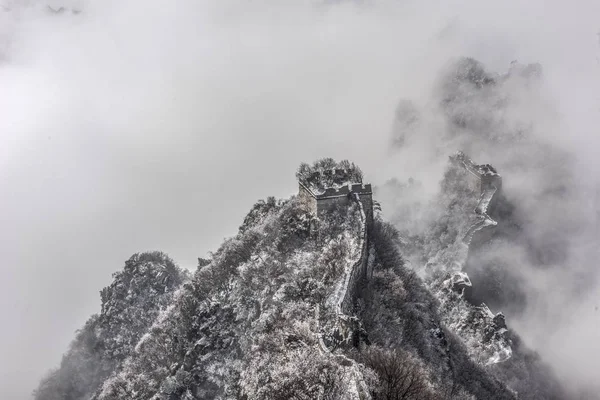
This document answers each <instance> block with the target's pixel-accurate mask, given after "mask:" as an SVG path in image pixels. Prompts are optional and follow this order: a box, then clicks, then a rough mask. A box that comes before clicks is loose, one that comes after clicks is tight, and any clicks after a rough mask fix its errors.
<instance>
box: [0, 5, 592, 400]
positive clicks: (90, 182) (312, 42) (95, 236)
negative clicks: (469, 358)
mask: <svg viewBox="0 0 600 400" xmlns="http://www.w3.org/2000/svg"><path fill="white" fill-rule="evenodd" d="M2 5H3V8H2V9H1V10H0V110H2V112H1V116H0V141H1V145H0V167H1V169H0V171H1V172H0V174H1V179H0V193H1V194H2V197H1V198H2V207H1V211H0V221H1V222H2V226H3V227H4V229H3V230H2V233H1V235H2V236H1V238H0V239H1V240H0V253H1V254H3V255H4V257H3V261H4V262H3V264H2V266H1V267H0V274H1V276H2V281H3V282H4V283H5V285H4V286H5V289H4V290H3V291H2V294H1V295H0V296H1V297H0V304H2V315H4V316H5V319H6V321H5V324H4V326H5V327H6V328H5V329H4V330H3V332H2V334H1V336H0V343H1V345H0V359H1V360H3V361H2V363H1V364H0V377H1V378H0V388H1V392H2V393H3V394H4V395H5V397H6V398H12V399H25V398H28V397H29V393H30V392H31V390H32V389H33V387H34V386H35V384H36V382H37V380H38V379H39V377H40V375H41V374H42V373H43V372H44V371H45V370H46V369H47V367H48V366H49V365H53V364H56V363H57V362H58V360H59V357H60V354H61V353H62V351H63V350H64V349H65V348H66V345H67V343H68V341H69V340H70V338H71V337H72V333H73V331H74V330H75V329H77V328H78V327H79V326H80V325H81V324H82V322H83V321H84V320H85V319H86V318H87V316H89V314H90V313H92V312H95V311H97V309H98V296H97V291H98V290H99V289H100V288H101V287H102V286H105V285H106V284H107V283H108V282H109V280H110V273H111V272H113V271H115V270H117V269H118V268H119V267H120V266H121V265H122V263H123V260H125V259H127V258H128V257H129V255H131V254H132V253H134V252H136V251H142V250H146V249H161V250H164V251H166V252H168V253H169V254H171V255H172V256H173V257H174V258H175V259H176V260H178V261H179V262H180V263H181V264H182V265H184V266H189V267H193V265H194V262H195V259H196V257H197V256H202V255H203V254H204V253H205V252H206V251H208V250H210V249H214V248H215V247H216V246H217V244H218V243H219V242H220V240H221V239H222V237H223V236H225V235H228V234H230V233H232V232H234V230H235V229H236V228H237V225H238V224H239V223H240V221H241V219H242V217H243V215H244V214H245V212H246V211H247V210H248V208H249V206H250V205H251V204H252V203H253V202H254V201H255V200H257V199H258V198H264V197H266V196H267V195H271V194H273V195H277V196H282V197H283V196H287V195H289V194H291V193H293V192H294V191H295V189H296V188H295V182H294V171H295V168H296V167H297V165H298V164H299V163H300V162H301V161H306V160H312V159H314V158H317V157H323V156H331V157H334V158H338V159H342V158H348V159H351V160H353V161H355V162H357V163H358V164H359V165H361V167H362V169H363V170H364V171H365V173H366V175H367V176H366V178H367V179H368V180H370V181H373V182H374V183H382V182H384V181H385V180H387V179H388V178H390V177H397V178H398V179H401V180H404V179H407V178H408V177H414V178H416V179H419V180H420V181H422V182H423V183H424V186H425V188H426V191H427V193H428V194H433V193H435V191H436V185H437V182H438V180H439V177H440V176H441V175H440V173H441V170H442V168H443V163H444V162H445V160H446V155H445V154H444V153H445V152H447V151H454V150H455V148H454V147H455V145H457V144H460V143H458V142H456V143H455V142H453V141H448V140H446V139H442V136H443V135H444V132H445V129H446V127H445V125H444V119H443V118H441V117H440V116H439V115H437V116H436V114H435V113H434V114H432V116H431V118H430V117H427V119H426V120H427V125H426V126H427V129H426V130H423V131H422V132H421V133H420V134H419V135H418V136H417V139H415V140H414V141H413V143H411V144H410V146H408V147H407V150H406V151H402V152H400V153H394V152H393V151H391V150H390V132H391V131H392V130H393V121H394V119H395V113H396V108H397V105H398V102H399V101H400V100H401V99H411V101H414V102H416V104H417V105H418V106H419V109H422V108H423V107H425V108H427V105H428V104H430V103H431V101H432V98H433V99H435V98H436V97H435V96H437V95H436V94H435V93H436V92H435V91H436V90H437V88H438V87H439V77H440V76H441V75H440V74H442V73H443V71H444V68H446V67H447V65H448V63H449V62H450V60H452V59H454V58H456V57H459V56H471V57H474V58H475V59H477V60H480V61H481V62H482V63H483V64H484V65H485V66H486V68H488V69H489V70H491V71H501V72H502V71H506V69H507V67H508V66H509V64H510V62H511V61H512V60H515V59H517V60H520V61H522V62H524V63H529V62H539V63H540V64H541V65H542V66H543V71H544V72H543V76H544V80H543V83H542V84H541V85H540V88H539V89H536V91H535V92H533V94H532V93H531V92H527V91H525V92H523V91H522V90H521V89H520V88H519V87H518V86H517V87H515V88H514V90H512V89H507V90H509V93H511V96H512V98H511V101H510V108H511V109H510V112H507V115H509V116H510V118H513V119H514V120H515V121H517V122H522V121H523V120H525V121H529V122H531V124H530V125H529V127H533V131H534V133H533V134H532V135H534V136H536V137H537V136H539V137H540V140H541V139H543V140H544V142H545V143H547V145H548V146H551V147H552V148H559V149H561V151H564V152H566V153H567V154H568V156H567V158H568V160H569V162H570V163H572V164H573V169H572V170H573V171H577V174H576V176H577V179H575V180H574V182H576V183H585V184H586V185H587V186H589V185H590V184H591V183H593V182H595V180H596V179H597V176H598V171H599V169H600V168H598V163H597V159H596V157H595V154H594V150H595V148H597V144H598V143H597V141H598V139H597V138H596V137H595V135H594V133H595V131H596V130H597V128H596V127H597V126H598V122H599V121H598V109H599V100H598V93H600V91H599V90H598V89H599V87H598V86H599V82H600V80H599V79H598V73H599V64H598V37H597V33H598V30H599V28H600V22H599V21H598V20H597V18H596V16H597V15H600V13H599V11H600V9H599V8H600V6H598V4H597V2H593V1H580V2H578V3H577V5H569V4H566V3H563V2H542V1H530V2H526V4H522V2H517V1H510V2H476V1H472V0H463V1H450V2H441V1H440V2H436V1H419V2H417V1H360V2H335V1H332V2H294V1H278V2H275V1H267V0H261V1H255V2H250V3H245V2H237V1H230V0H225V1H218V2H216V1H215V2H193V1H187V0H184V1H180V2H177V4H167V3H165V2H159V1H155V0H150V1H139V0H129V1H125V2H123V1H115V0H109V1H103V2H91V1H79V2H68V1H64V2H59V1H58V0H51V1H49V2H47V3H45V2H37V1H28V2H18V1H6V0H5V1H4V2H3V3H2ZM48 5H50V6H51V7H52V8H53V9H55V10H58V9H59V8H60V7H65V12H62V13H53V12H51V11H49V10H48V7H47V6H48ZM70 10H77V11H80V12H79V13H78V14H73V13H71V12H70ZM520 96H521V97H520ZM527 96H534V99H533V100H532V99H530V98H528V97H527ZM515 97H516V99H515ZM459 137H460V136H459ZM408 149H409V150H410V151H409V150H408ZM505 151H508V150H505ZM538 151H539V152H540V153H542V154H541V155H540V156H539V157H537V158H536V159H540V160H544V157H543V155H544V154H545V153H544V150H543V149H538ZM479 156H481V158H480V157H479ZM484 156H485V157H484ZM472 157H473V158H475V159H476V160H477V161H478V162H490V163H498V162H499V161H498V160H505V161H506V162H505V163H504V164H505V165H503V166H505V167H507V168H506V169H501V168H500V165H499V166H498V167H499V169H500V172H501V173H502V174H503V175H504V177H505V185H506V186H507V191H509V192H510V193H514V195H515V196H518V195H520V194H524V195H523V196H521V198H519V199H518V200H519V204H523V207H525V204H528V203H527V202H528V201H530V200H532V199H530V198H529V197H528V196H527V193H528V192H527V191H524V190H522V189H523V188H524V187H529V185H531V184H532V181H531V180H530V178H532V177H533V176H534V175H528V176H527V179H525V178H520V176H522V175H519V174H518V173H514V174H513V173H512V172H511V171H512V170H511V169H510V166H511V162H510V160H511V157H510V154H508V155H507V154H498V152H494V150H493V149H488V148H487V147H486V146H484V145H482V146H481V147H480V148H479V149H477V151H475V154H472ZM513 160H514V158H513ZM528 170H529V169H528ZM543 170H544V169H543V168H541V167H540V168H539V169H536V170H535V171H538V172H540V174H541V171H543ZM560 170H562V169H560ZM514 171H520V169H519V168H517V167H516V166H515V168H514ZM542 175H543V174H542ZM568 179H570V181H569V182H571V180H572V178H571V177H569V178H568ZM534 182H535V181H534ZM533 184H535V183H533ZM511 185H512V186H514V188H515V189H514V190H512V192H511V191H510V190H509V188H510V187H511ZM587 186H586V187H587ZM592 186H593V185H592ZM586 190H587V189H586ZM575 193H576V194H577V196H575V198H574V199H571V198H570V199H569V203H568V204H569V205H568V207H567V208H565V206H564V204H562V203H558V204H555V205H554V206H553V207H550V208H545V207H544V208H543V209H542V210H540V216H539V218H542V217H543V216H544V215H543V213H544V212H548V213H550V214H552V215H556V214H561V215H558V216H557V217H559V218H558V219H557V220H558V221H560V223H561V224H562V223H563V222H564V221H565V219H566V220H567V222H569V221H576V222H577V223H574V224H573V225H574V226H573V229H575V230H577V226H578V222H579V221H581V220H582V219H584V220H586V219H588V215H589V214H588V213H587V212H586V213H583V215H581V214H582V213H581V209H580V208H578V207H579V205H580V204H582V203H581V202H582V201H583V200H585V199H591V197H589V196H585V195H582V196H581V197H578V194H580V193H584V194H585V193H587V192H585V191H580V190H579V189H578V190H577V191H576V192H575ZM590 196H591V195H590ZM515 200H516V198H515ZM571 201H572V202H573V204H571V203H570V202H571ZM590 201H592V200H590ZM591 204H596V203H593V201H592V203H591ZM533 207H534V206H533V205H531V208H533ZM590 207H593V206H590ZM565 210H566V211H565ZM586 210H587V209H586ZM571 213H576V215H574V217H573V218H574V219H571V217H570V215H571ZM534 226H537V225H534ZM543 226H544V227H546V226H547V225H543ZM586 226H588V225H586ZM557 229H558V228H557ZM586 229H588V228H586ZM589 229H592V228H591V227H590V228H589ZM581 235H582V237H585V238H588V239H589V241H587V242H586V241H580V240H578V241H577V246H583V247H585V251H583V250H582V251H574V252H573V253H574V254H577V255H581V256H582V257H583V255H584V254H588V253H594V251H595V250H594V245H595V243H597V241H596V242H594V241H593V239H595V238H597V236H592V235H591V234H588V232H587V231H586V233H585V234H584V233H581ZM532 236H533V237H536V235H532ZM572 261H573V260H572V259H571V258H569V264H568V265H575V264H572V263H571V262H572ZM515 263H517V262H516V261H515ZM517 264H518V263H517ZM577 265H578V267H577V268H578V271H582V273H583V275H584V276H585V272H587V271H589V272H590V273H591V272H592V271H594V269H595V268H596V265H594V264H593V263H592V260H591V258H590V257H587V256H585V257H583V258H582V259H581V260H580V262H578V263H577ZM559 270H560V271H563V272H564V271H565V269H559ZM527 271H534V270H533V269H532V270H527ZM566 271H568V269H566ZM527 273H529V272H527ZM531 274H534V273H533V272H531ZM553 274H554V273H553ZM579 275H581V274H579ZM590 276H595V275H594V274H590ZM527 279H528V282H529V281H530V282H537V283H539V285H540V287H541V289H540V297H539V299H538V302H537V303H535V304H533V305H532V306H531V307H534V309H532V310H531V314H530V315H532V316H533V317H532V319H531V320H530V321H529V322H528V321H526V320H523V321H519V322H516V321H515V326H516V327H517V328H519V329H522V331H523V332H528V333H529V334H528V335H527V339H528V340H529V342H530V345H532V347H534V348H539V349H540V351H542V353H543V355H544V356H546V357H548V359H550V360H551V361H553V364H554V365H555V366H559V367H560V371H561V372H562V373H564V374H567V372H568V371H576V375H577V376H574V377H571V376H570V375H569V379H576V378H577V379H580V380H581V381H584V382H589V379H588V378H591V375H593V370H594V369H593V368H594V367H595V366H596V364H594V363H597V360H598V359H600V358H599V357H597V355H599V354H600V349H598V348H595V349H593V348H592V347H593V346H597V344H596V343H595V342H594V340H593V338H594V337H595V336H594V335H596V332H597V330H598V324H599V322H598V314H597V313H595V311H593V310H592V308H591V307H592V306H593V305H594V304H595V303H596V302H597V298H594V294H595V295H596V296H597V293H598V291H597V290H596V289H594V290H595V291H594V290H592V289H590V288H587V290H585V291H582V294H581V297H579V298H577V301H574V302H572V304H571V303H568V307H566V305H565V304H564V303H562V302H563V301H564V300H565V299H568V298H569V297H568V295H570V294H572V293H573V290H574V288H577V287H578V286H577V285H578V284H577V282H576V281H574V280H573V279H574V278H573V274H571V273H568V272H565V274H564V276H562V275H557V276H554V275H552V277H549V275H548V274H543V273H539V274H537V273H536V274H535V276H530V277H527ZM545 281H546V282H545ZM556 281H560V282H564V286H561V288H563V287H565V288H566V289H565V291H564V294H565V295H564V296H554V297H553V296H548V295H547V293H548V292H547V290H546V288H548V287H551V286H553V285H555V282H556ZM587 283H588V285H589V286H591V287H594V285H593V280H592V282H587ZM558 290H559V291H561V290H562V289H558ZM561 293H562V292H561ZM551 299H555V300H553V301H556V302H560V303H561V304H560V305H562V307H558V308H559V310H560V312H559V313H558V314H557V315H558V316H556V315H554V314H552V315H546V316H545V315H544V312H542V311H538V310H537V309H536V307H537V308H540V310H541V309H543V307H542V305H544V304H546V306H547V305H548V302H549V301H551ZM550 304H554V303H550ZM546 308H547V307H546ZM557 318H558V319H557ZM548 320H553V321H554V322H553V324H551V325H548ZM556 321H559V322H556ZM573 321H579V323H574V322H573ZM548 326H551V327H553V328H552V329H555V328H556V327H557V326H561V327H562V329H560V330H559V332H558V334H557V335H555V338H552V339H551V338H550V337H554V336H548V335H543V334H542V333H543V332H547V329H546V328H547V327H548ZM536 327H540V329H539V330H537V328H536ZM548 329H550V328H548ZM596 336H597V335H596ZM567 339H568V342H569V343H571V346H558V344H560V343H562V342H564V341H565V340H567ZM584 343H585V346H583V344H584ZM580 345H581V348H578V347H577V346H580ZM594 357H595V358H594ZM575 366H585V367H586V368H587V369H585V370H584V369H582V368H580V367H577V368H575ZM562 367H566V368H562ZM565 376H566V375H565Z"/></svg>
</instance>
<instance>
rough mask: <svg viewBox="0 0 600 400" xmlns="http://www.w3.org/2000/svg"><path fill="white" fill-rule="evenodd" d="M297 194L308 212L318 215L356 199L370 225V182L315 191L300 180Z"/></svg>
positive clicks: (371, 200)
mask: <svg viewBox="0 0 600 400" xmlns="http://www.w3.org/2000/svg"><path fill="white" fill-rule="evenodd" d="M298 196H299V197H300V199H301V200H302V202H303V203H304V204H305V206H306V208H307V209H308V211H309V212H311V213H313V214H315V215H317V216H320V215H323V213H325V212H327V211H330V210H332V209H333V208H336V207H339V206H342V207H347V206H348V205H349V204H350V201H352V200H353V199H356V198H357V199H358V200H359V202H360V203H361V205H362V208H363V211H364V213H365V221H366V222H367V224H368V225H370V224H371V223H372V221H373V190H372V188H371V184H361V183H355V184H347V185H344V186H341V187H339V188H326V189H325V190H324V191H322V192H321V193H315V191H313V190H311V189H310V188H308V187H307V186H305V185H304V184H303V183H302V182H299V190H298Z"/></svg>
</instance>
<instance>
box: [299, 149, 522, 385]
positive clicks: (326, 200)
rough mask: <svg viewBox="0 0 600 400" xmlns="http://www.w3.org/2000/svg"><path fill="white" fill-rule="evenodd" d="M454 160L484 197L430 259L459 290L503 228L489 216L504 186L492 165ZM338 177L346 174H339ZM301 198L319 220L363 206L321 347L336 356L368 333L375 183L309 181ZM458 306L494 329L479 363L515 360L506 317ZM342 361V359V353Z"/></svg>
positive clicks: (485, 309) (301, 185) (301, 189)
mask: <svg viewBox="0 0 600 400" xmlns="http://www.w3.org/2000/svg"><path fill="white" fill-rule="evenodd" d="M451 161H453V162H454V163H456V164H458V165H460V166H461V167H462V168H463V170H464V171H466V172H467V174H466V175H465V176H466V178H467V179H466V182H465V183H466V184H467V186H468V187H469V188H470V189H471V190H472V192H473V193H474V194H475V195H477V196H478V201H477V204H476V206H475V208H474V209H473V214H471V215H470V216H469V217H468V221H466V224H467V225H466V226H465V231H463V232H464V233H463V234H462V235H461V236H459V238H457V240H456V242H455V243H454V245H452V246H450V247H449V248H447V249H445V250H444V251H442V252H441V253H439V254H438V255H436V256H435V257H434V258H433V259H432V260H430V262H432V263H439V262H442V263H444V264H445V265H446V266H449V267H450V269H449V270H448V272H449V273H450V274H451V277H450V279H449V280H447V281H444V283H443V285H445V286H448V287H450V288H456V287H457V286H460V285H463V287H464V286H470V285H471V282H470V279H469V277H468V275H467V274H466V273H465V272H464V271H463V267H464V264H465V262H466V259H467V257H468V254H469V249H470V248H471V247H472V246H473V245H475V243H474V241H475V242H476V243H482V242H485V241H486V239H489V238H490V237H491V235H492V234H493V229H491V228H492V227H494V226H496V225H497V223H496V221H494V220H493V219H492V218H491V217H490V215H489V213H491V212H492V210H493V208H494V206H495V205H496V202H497V194H498V193H499V191H500V190H501V187H502V179H501V177H500V175H499V174H498V173H497V172H496V170H495V169H494V168H493V167H492V166H490V165H477V164H475V163H474V162H473V161H472V160H470V159H469V158H468V157H466V156H465V154H464V153H462V152H457V153H456V154H455V155H454V156H452V157H451ZM332 174H336V175H338V174H341V173H340V172H339V171H335V172H332ZM298 196H299V198H300V199H301V200H302V201H303V203H304V204H305V207H307V209H308V210H309V211H310V212H311V213H313V215H316V216H317V217H322V216H323V214H324V213H326V212H328V211H329V210H332V209H333V208H335V207H348V206H350V205H351V204H352V203H355V204H357V205H358V207H359V209H360V218H361V229H360V234H359V237H358V239H357V242H356V243H357V244H356V247H355V248H356V254H354V256H353V257H352V261H349V262H348V263H347V265H346V269H345V270H344V272H343V275H342V276H341V277H340V279H339V280H338V283H337V285H336V286H335V287H334V289H333V293H332V294H331V295H330V296H329V298H328V300H327V302H326V303H327V305H326V306H325V307H326V308H327V309H329V310H330V311H333V313H334V314H335V316H336V322H335V325H334V327H333V328H332V329H327V330H326V331H322V332H321V337H320V339H319V343H320V346H321V350H322V351H325V352H329V353H331V352H332V351H333V350H335V348H337V347H338V346H347V345H350V346H351V345H353V344H356V341H357V340H358V337H359V335H360V334H361V332H362V331H361V329H362V327H361V325H360V321H358V319H357V318H356V317H355V316H354V303H355V301H356V299H357V297H358V295H359V293H358V291H359V290H360V287H361V284H363V283H364V282H365V280H369V279H370V278H371V275H372V273H373V271H372V257H370V256H369V237H368V232H369V228H370V226H371V224H372V223H373V198H372V188H371V185H370V184H362V183H345V184H343V185H336V186H335V187H321V188H320V190H319V189H317V188H315V187H314V186H311V185H309V184H307V183H306V182H304V183H303V182H302V181H299V192H298ZM443 260H445V262H444V261H443ZM448 261H449V262H448ZM428 264H429V263H428ZM456 307H459V308H461V309H462V308H464V307H466V308H465V309H464V311H467V309H470V310H472V311H471V312H473V313H474V315H479V316H480V317H481V319H482V321H483V320H485V321H487V322H486V323H485V325H489V326H490V327H492V328H493V329H492V330H491V331H490V330H489V329H488V331H489V332H492V333H491V334H490V333H489V332H488V333H487V334H486V335H487V336H486V338H483V337H482V338H481V340H483V341H485V343H483V342H482V347H481V349H480V351H481V352H482V353H481V354H479V355H478V356H477V355H475V354H474V355H473V356H474V357H475V358H476V359H479V360H480V362H482V363H484V364H486V365H489V364H495V363H498V362H502V361H505V360H507V359H508V358H510V357H511V354H512V351H511V346H510V341H508V340H507V339H506V338H505V336H504V332H505V331H506V325H505V321H504V316H503V315H502V313H498V314H493V313H492V312H491V311H490V310H489V308H488V307H487V306H486V305H485V304H481V305H479V306H474V305H471V306H468V305H467V304H466V303H465V304H462V302H461V305H456ZM321 312H322V311H321V309H320V308H317V310H316V313H317V314H320V313H321ZM461 314H462V313H461ZM446 322H447V325H448V326H452V327H453V329H456V331H457V332H458V331H461V329H462V328H460V327H457V326H456V322H458V321H451V320H447V321H446ZM459 325H462V323H460V324H459ZM490 335H491V336H490ZM336 357H338V356H337V355H336ZM342 358H344V357H342ZM340 362H342V363H343V362H344V360H342V359H340ZM357 386H361V383H360V382H357Z"/></svg>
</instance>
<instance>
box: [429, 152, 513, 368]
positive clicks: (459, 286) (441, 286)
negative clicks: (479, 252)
mask: <svg viewBox="0 0 600 400" xmlns="http://www.w3.org/2000/svg"><path fill="white" fill-rule="evenodd" d="M451 160H452V162H454V163H456V164H458V165H459V166H460V167H461V168H463V169H464V170H465V171H466V172H467V174H466V175H465V177H466V179H467V181H463V182H461V183H459V185H466V186H468V187H469V188H470V189H471V190H472V193H474V195H476V196H478V197H479V199H478V201H477V204H476V206H475V208H474V209H471V210H473V211H472V214H471V213H469V214H468V215H465V217H466V220H465V225H463V229H464V230H462V232H463V233H461V230H459V234H458V237H456V240H455V242H454V243H453V244H451V245H450V246H448V247H446V248H443V249H441V250H440V251H439V252H438V253H437V254H436V255H435V256H434V257H432V258H431V259H430V260H429V261H428V263H427V264H428V266H429V267H432V268H433V270H442V271H445V273H446V275H445V276H446V278H444V279H443V280H434V281H432V283H431V288H432V290H433V291H434V293H435V294H436V296H437V297H438V299H439V300H440V303H441V308H442V310H444V312H443V315H444V318H443V321H444V323H445V324H446V326H448V327H449V328H450V329H451V330H453V331H454V332H455V333H457V334H458V335H459V336H461V337H462V338H463V339H464V341H465V343H466V344H467V348H468V349H469V354H470V355H471V357H472V358H473V359H474V360H475V361H477V362H478V363H480V364H483V365H491V364H496V363H499V362H503V361H506V360H508V359H509V358H510V357H511V355H512V348H511V342H510V339H509V338H508V336H507V335H506V332H507V330H506V325H505V323H504V316H503V315H502V313H498V314H496V315H494V314H493V313H492V312H491V310H490V309H489V308H488V307H487V306H486V305H485V304H481V305H480V306H475V305H472V304H470V303H468V302H467V301H466V300H465V298H464V297H463V290H464V288H466V287H470V286H471V281H470V279H469V277H468V275H467V273H466V272H464V266H465V264H466V261H467V257H468V255H469V249H470V246H471V245H472V242H473V238H474V237H476V236H477V235H481V234H482V232H484V230H485V229H486V228H489V227H493V226H495V225H497V222H496V221H494V220H493V219H492V218H491V217H490V216H489V214H488V213H489V212H491V209H492V207H493V204H494V201H495V200H496V195H497V194H498V193H499V190H500V188H501V185H502V180H501V177H500V175H499V174H498V173H497V172H496V170H495V169H494V168H493V167H492V166H490V165H477V164H475V163H474V162H473V161H472V160H470V159H469V158H468V157H467V156H466V155H465V154H464V153H462V152H460V151H459V152H457V153H456V154H455V155H454V156H452V157H451ZM458 200H459V201H461V202H464V201H468V199H466V198H462V197H461V198H458ZM486 232H487V231H486ZM482 240H484V238H482Z"/></svg>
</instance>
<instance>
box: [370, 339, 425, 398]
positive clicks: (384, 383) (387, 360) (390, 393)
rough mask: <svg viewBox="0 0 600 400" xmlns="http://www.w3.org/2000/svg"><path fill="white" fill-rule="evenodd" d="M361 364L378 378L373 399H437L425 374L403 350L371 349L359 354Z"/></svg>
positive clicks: (415, 361) (416, 362)
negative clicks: (360, 355) (372, 371)
mask: <svg viewBox="0 0 600 400" xmlns="http://www.w3.org/2000/svg"><path fill="white" fill-rule="evenodd" d="M362 362H363V363H364V364H365V365H366V366H367V367H369V368H371V369H372V370H374V371H375V373H377V376H378V377H379V386H378V387H377V388H375V390H373V393H372V396H373V399H374V400H402V399H410V400H426V399H427V400H430V399H434V398H436V396H435V395H434V393H433V392H432V389H431V387H430V385H429V383H428V379H427V372H426V371H425V370H424V369H423V368H422V367H421V365H420V364H419V363H418V361H417V360H416V359H415V358H414V357H412V356H411V355H410V354H409V353H407V352H405V351H403V350H399V349H393V350H388V349H381V348H377V347H374V346H372V347H370V348H368V349H366V350H365V351H364V352H363V353H362Z"/></svg>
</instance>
